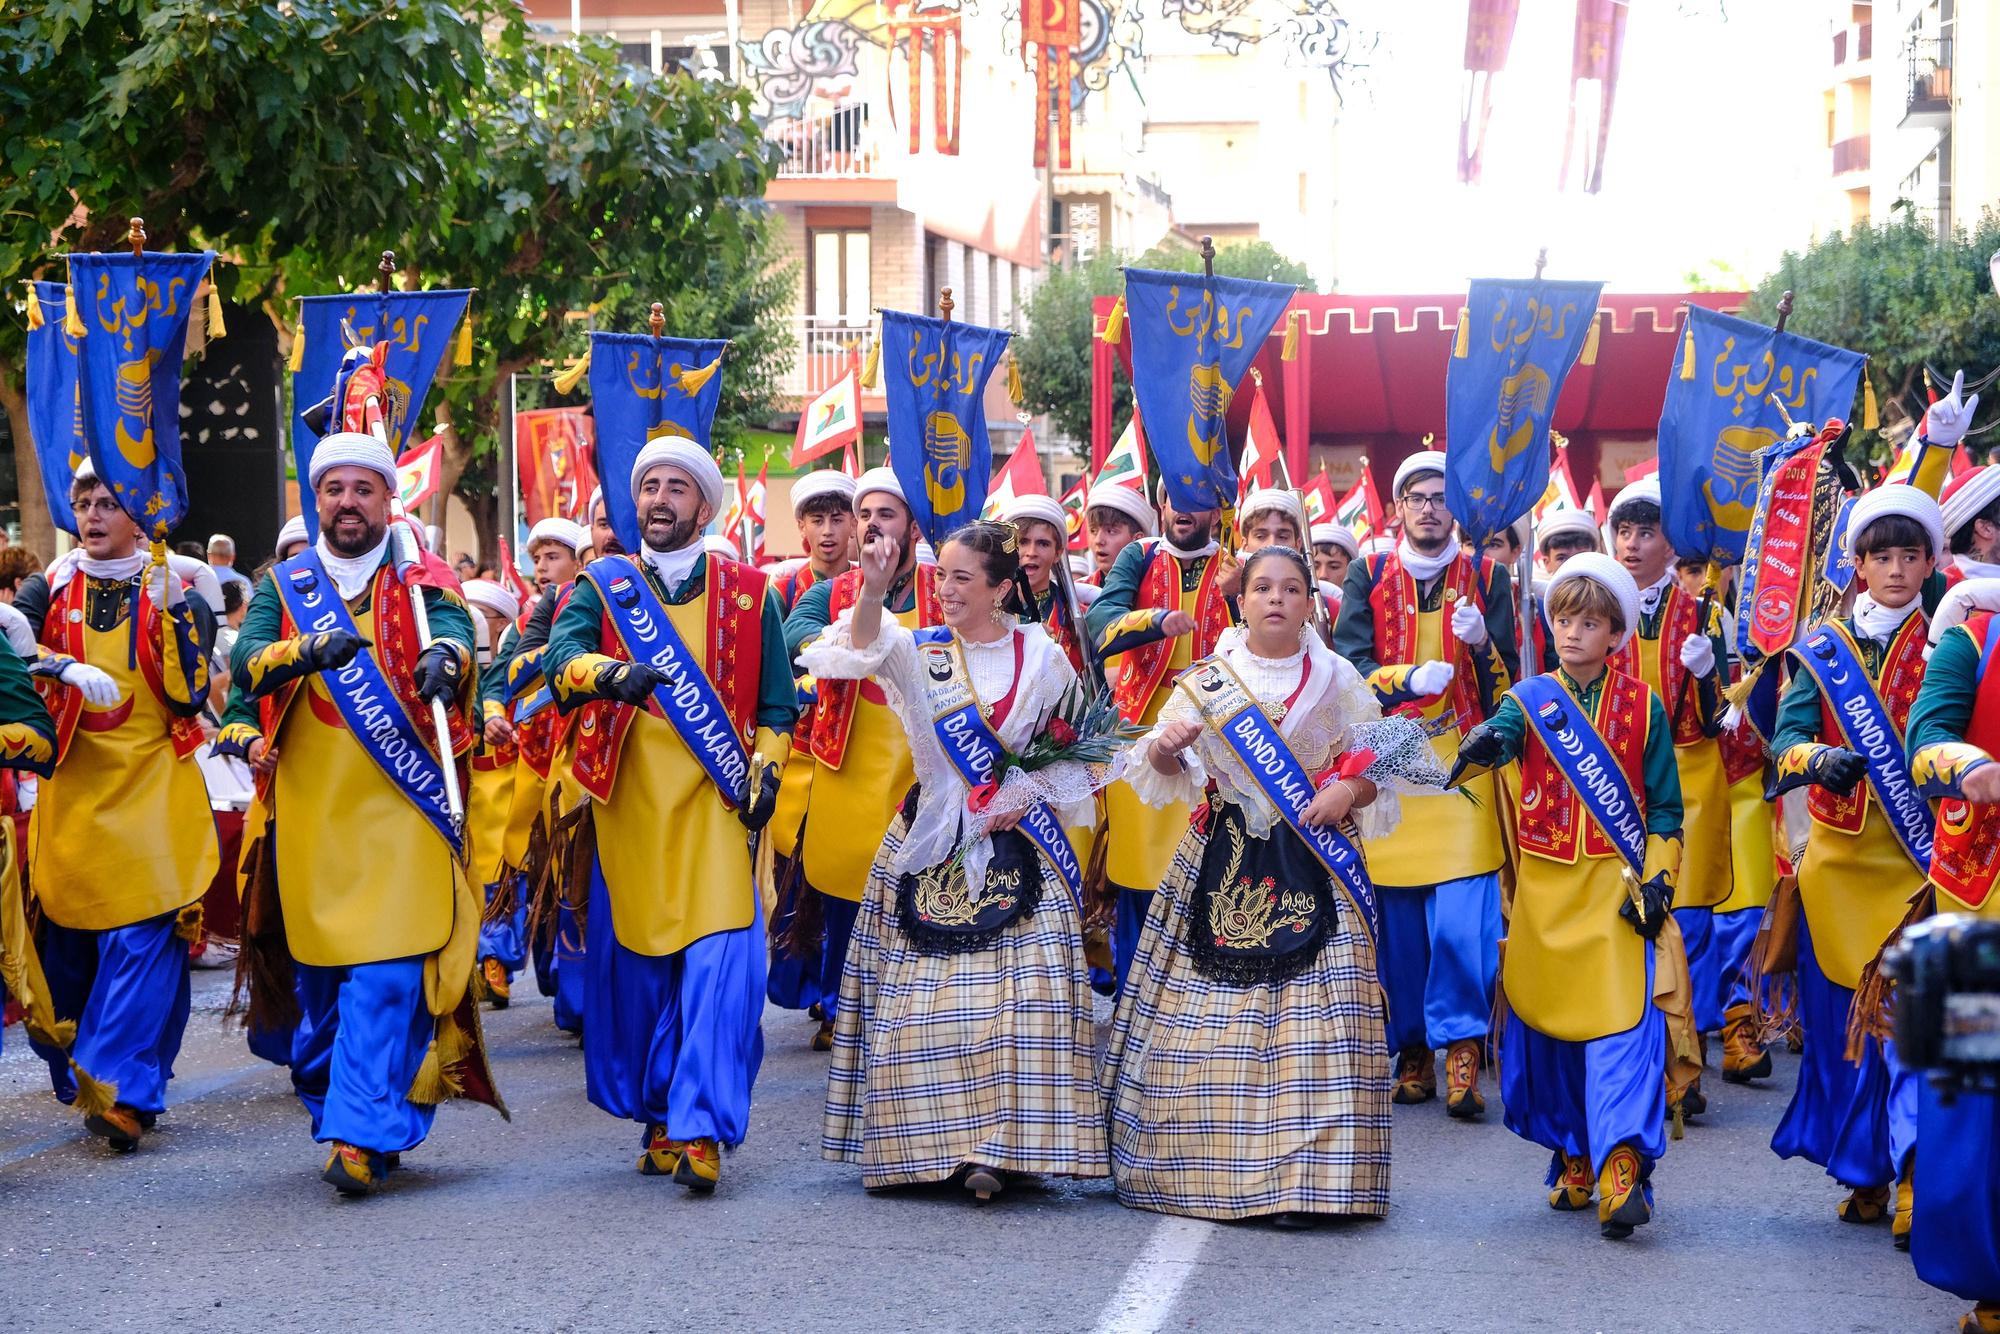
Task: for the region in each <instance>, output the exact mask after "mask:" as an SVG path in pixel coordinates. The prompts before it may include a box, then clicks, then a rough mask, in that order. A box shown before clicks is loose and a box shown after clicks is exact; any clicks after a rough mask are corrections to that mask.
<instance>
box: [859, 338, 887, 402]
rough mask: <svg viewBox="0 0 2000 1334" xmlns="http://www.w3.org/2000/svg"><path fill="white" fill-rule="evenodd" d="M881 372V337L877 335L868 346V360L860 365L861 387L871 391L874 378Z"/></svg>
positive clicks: (873, 385)
mask: <svg viewBox="0 0 2000 1334" xmlns="http://www.w3.org/2000/svg"><path fill="white" fill-rule="evenodd" d="M881 372H882V337H881V335H880V334H877V335H876V337H875V341H873V342H872V343H870V344H868V360H866V361H864V362H863V363H861V387H862V388H863V389H873V388H874V387H875V381H876V378H877V377H878V376H879V375H880V374H881Z"/></svg>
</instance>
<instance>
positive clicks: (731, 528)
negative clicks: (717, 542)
mask: <svg viewBox="0 0 2000 1334" xmlns="http://www.w3.org/2000/svg"><path fill="white" fill-rule="evenodd" d="M749 510H750V486H749V484H748V483H747V482H745V481H744V480H743V461H742V460H741V459H738V460H737V461H736V494H735V495H734V496H731V497H730V500H729V509H728V510H727V511H726V512H725V513H724V514H723V516H722V528H721V532H722V535H723V536H724V537H726V538H728V539H729V540H730V541H731V542H734V543H736V544H737V549H738V550H739V551H740V550H742V544H743V520H744V516H745V515H746V514H748V513H749Z"/></svg>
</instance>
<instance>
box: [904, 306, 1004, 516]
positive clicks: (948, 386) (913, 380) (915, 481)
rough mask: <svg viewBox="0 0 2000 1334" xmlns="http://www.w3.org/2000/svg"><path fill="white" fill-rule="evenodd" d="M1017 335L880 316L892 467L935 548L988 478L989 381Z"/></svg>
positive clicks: (979, 503)
mask: <svg viewBox="0 0 2000 1334" xmlns="http://www.w3.org/2000/svg"><path fill="white" fill-rule="evenodd" d="M1013 336H1014V335H1012V334H1010V333H1008V332H1007V331H1006V330H1005V329H989V328H987V327H986V326H984V325H981V324H964V323H961V322H959V321H957V320H940V319H933V318H931V317H930V316H928V315H911V314H908V313H907V312H904V311H900V310H885V311H883V312H882V393H883V395H884V397H886V398H887V399H888V401H889V466H890V467H891V468H893V469H894V470H895V472H896V480H898V481H900V482H901V483H902V484H903V494H904V496H905V497H907V498H908V500H909V502H910V514H911V515H912V517H914V518H915V519H916V521H917V527H918V528H919V529H921V530H922V531H923V534H924V537H925V538H927V539H928V540H929V541H930V543H931V545H932V546H939V545H942V544H943V542H944V540H945V539H946V538H947V537H950V536H951V535H952V533H953V532H955V531H956V530H957V529H958V528H960V527H961V526H963V525H965V524H967V523H970V522H971V521H972V520H974V519H976V518H978V517H979V512H980V510H981V509H982V508H984V506H985V504H986V487H987V483H988V482H989V481H990V480H991V479H992V476H993V446H992V445H990V444H989V443H987V439H986V382H987V380H989V379H991V378H992V375H993V372H994V371H996V370H998V369H1000V357H1001V354H1002V353H1004V352H1006V350H1007V340H1008V339H1010V338H1012V337H1013Z"/></svg>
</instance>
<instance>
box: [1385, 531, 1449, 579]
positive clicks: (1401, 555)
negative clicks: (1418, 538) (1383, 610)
mask: <svg viewBox="0 0 2000 1334" xmlns="http://www.w3.org/2000/svg"><path fill="white" fill-rule="evenodd" d="M1396 559H1397V560H1399V561H1401V562H1403V568H1404V569H1406V570H1408V571H1409V572H1410V577H1411V578H1412V579H1414V580H1416V581H1417V582H1418V583H1420V584H1427V583H1429V582H1430V581H1431V580H1433V579H1435V578H1437V577H1438V576H1439V575H1441V574H1443V573H1444V570H1445V566H1447V565H1449V564H1451V563H1452V562H1453V561H1454V560H1457V559H1458V548H1457V547H1456V546H1454V545H1453V544H1452V543H1450V542H1446V543H1445V544H1444V550H1442V551H1440V552H1438V553H1437V554H1436V555H1435V556H1426V555H1424V554H1423V553H1422V552H1421V551H1418V550H1417V549H1416V548H1415V547H1413V546H1411V545H1410V539H1409V538H1407V537H1406V538H1403V539H1402V540H1401V541H1399V542H1397V543H1396Z"/></svg>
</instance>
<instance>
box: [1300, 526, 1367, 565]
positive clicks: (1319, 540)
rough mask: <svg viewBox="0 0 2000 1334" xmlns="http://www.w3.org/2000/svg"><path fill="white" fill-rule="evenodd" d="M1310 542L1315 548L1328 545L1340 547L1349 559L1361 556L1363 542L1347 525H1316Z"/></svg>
mask: <svg viewBox="0 0 2000 1334" xmlns="http://www.w3.org/2000/svg"><path fill="white" fill-rule="evenodd" d="M1310 541H1311V543H1312V545H1313V546H1320V545H1322V544H1327V545H1331V546H1336V547H1339V548H1340V549H1341V550H1342V551H1345V552H1346V553H1347V554H1348V556H1349V557H1356V556H1359V555H1360V554H1361V540H1360V539H1359V538H1357V537H1355V535H1354V530H1353V529H1352V528H1349V527H1348V526H1347V525H1346V524H1341V523H1316V524H1314V525H1313V526H1312V537H1311V539H1310Z"/></svg>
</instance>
